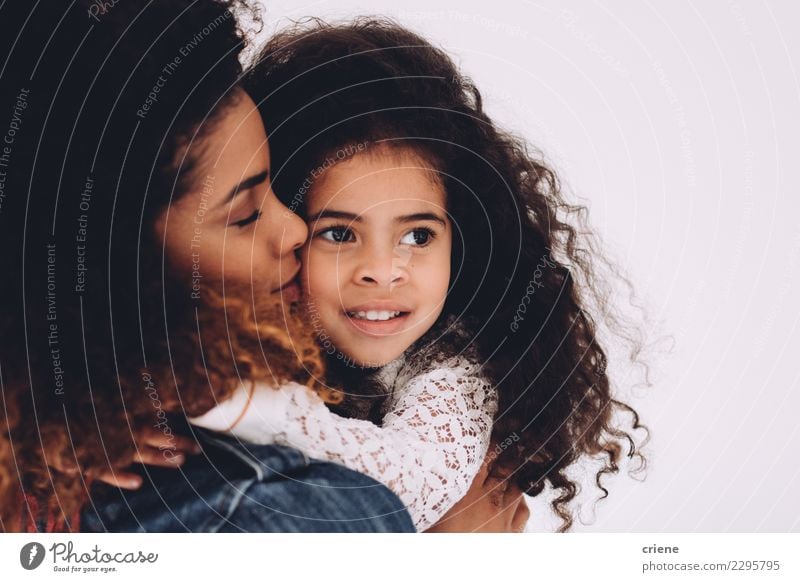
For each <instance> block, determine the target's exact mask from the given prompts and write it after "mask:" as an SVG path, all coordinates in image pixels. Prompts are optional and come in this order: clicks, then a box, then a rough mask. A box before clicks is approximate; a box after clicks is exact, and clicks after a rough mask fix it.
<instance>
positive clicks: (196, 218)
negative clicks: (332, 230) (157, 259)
mask: <svg viewBox="0 0 800 582" xmlns="http://www.w3.org/2000/svg"><path fill="white" fill-rule="evenodd" d="M192 149H195V150H196V152H199V153H198V154H197V156H199V157H197V159H198V160H199V163H198V167H197V170H195V173H196V175H197V179H196V183H195V186H194V188H193V189H192V190H191V191H190V192H188V193H186V194H185V195H184V196H182V197H181V198H180V199H179V200H177V201H176V202H175V203H173V204H171V205H170V206H169V207H168V208H167V210H165V211H164V213H163V215H162V216H161V217H160V218H159V220H158V221H157V223H156V229H157V231H156V232H157V233H158V234H159V235H160V236H161V237H163V241H164V245H165V248H166V251H167V255H168V257H169V259H170V262H171V263H172V266H173V267H175V268H178V269H179V270H180V271H182V272H184V273H185V276H186V277H187V280H188V281H189V282H190V285H191V294H192V297H193V298H195V299H199V298H200V294H201V293H202V289H203V288H204V287H205V286H206V285H209V284H216V283H219V282H221V281H223V280H224V282H225V283H228V284H236V285H242V284H249V285H252V286H253V292H254V293H276V294H277V293H281V292H286V294H287V296H289V297H290V298H292V299H294V298H296V296H297V294H298V292H299V288H298V287H297V286H296V283H295V284H293V283H294V282H295V277H296V275H297V273H298V271H299V269H300V263H299V261H298V258H297V257H296V255H295V250H297V249H298V248H299V247H300V246H302V244H303V242H305V239H306V236H307V233H308V231H307V229H306V226H305V224H304V223H303V221H302V220H301V219H300V218H299V217H297V216H296V215H295V214H294V213H292V212H290V211H289V209H288V208H286V207H285V206H284V205H283V204H281V202H280V201H279V200H278V199H277V198H276V197H275V194H274V192H273V191H272V187H271V183H270V177H269V168H270V166H269V160H270V158H269V146H268V144H267V136H266V133H265V132H264V125H263V123H262V121H261V116H260V115H259V112H258V109H257V108H256V105H255V103H254V102H253V101H252V100H251V99H250V97H249V96H247V94H245V93H244V92H241V93H240V95H239V97H238V99H237V101H236V103H235V104H233V105H229V106H227V107H226V109H225V111H224V112H223V113H222V118H220V119H218V120H216V121H215V125H214V127H213V129H212V131H211V132H210V133H209V134H208V135H207V136H204V137H203V138H202V139H201V140H200V141H199V142H194V143H193V144H192V145H191V146H189V151H188V152H187V159H192V156H193V152H192V151H191V150H192Z"/></svg>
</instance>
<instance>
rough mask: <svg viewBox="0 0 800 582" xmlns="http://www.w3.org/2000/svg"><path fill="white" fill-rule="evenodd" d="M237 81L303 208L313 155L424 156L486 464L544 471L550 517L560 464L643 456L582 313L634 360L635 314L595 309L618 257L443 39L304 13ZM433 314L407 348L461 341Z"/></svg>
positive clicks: (535, 486)
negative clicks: (481, 396)
mask: <svg viewBox="0 0 800 582" xmlns="http://www.w3.org/2000/svg"><path fill="white" fill-rule="evenodd" d="M245 85H246V87H247V88H248V92H249V93H250V95H251V96H252V97H253V99H254V100H255V101H256V102H257V103H259V106H260V107H261V108H262V111H263V117H264V119H265V125H266V127H267V133H268V135H269V136H270V147H271V153H272V161H273V166H272V167H273V186H274V188H275V191H276V193H277V194H278V196H279V197H281V198H282V200H283V202H284V203H285V204H287V205H288V206H289V207H290V208H292V209H296V210H297V211H299V212H302V211H303V208H304V206H303V204H304V197H305V193H306V192H307V191H308V190H309V188H310V187H311V186H313V181H314V179H315V177H316V176H318V175H319V172H318V171H317V170H318V168H320V167H326V164H327V165H330V163H336V162H337V160H341V159H343V158H344V159H346V158H348V157H349V155H348V154H347V152H357V151H362V150H364V148H366V153H362V154H356V155H369V152H370V151H376V150H373V149H372V148H373V147H376V148H377V147H384V148H385V147H392V148H403V149H408V150H411V151H413V152H414V153H416V154H417V155H418V156H420V157H421V158H422V159H423V160H424V161H425V162H426V163H427V164H429V165H430V166H431V167H432V168H433V169H434V170H436V171H437V172H438V175H439V176H440V179H441V181H442V184H443V185H444V189H445V192H446V196H447V211H448V213H449V215H450V218H451V221H452V223H453V226H454V237H453V238H454V243H453V253H452V268H451V273H452V275H451V277H452V279H451V287H450V292H449V294H448V297H447V301H446V304H445V307H444V310H443V312H442V315H441V318H440V322H447V321H450V320H452V318H453V317H455V318H457V319H458V321H460V322H461V324H462V326H465V327H466V328H467V329H468V330H469V335H470V343H471V344H472V347H473V348H476V349H477V353H478V354H479V358H480V360H481V363H482V365H483V372H484V373H485V375H486V376H487V377H488V378H489V379H490V380H491V381H492V382H493V383H494V385H495V386H496V387H497V389H498V391H499V395H500V408H499V412H498V415H497V417H496V420H495V424H494V435H493V436H494V442H495V443H497V446H496V447H495V448H494V449H493V450H490V455H491V456H493V457H495V458H494V461H495V466H496V467H498V468H499V469H502V470H503V472H505V473H513V479H514V481H515V483H516V484H517V485H518V486H519V487H520V488H521V489H522V490H523V491H525V492H527V493H529V494H531V495H538V494H539V493H541V492H542V490H543V488H544V487H545V485H546V484H548V483H549V484H550V485H551V486H552V488H553V489H554V490H555V491H556V492H557V497H555V499H554V501H553V502H552V507H553V509H554V511H555V512H556V514H557V515H558V516H559V517H560V518H561V520H562V526H561V528H560V530H559V531H566V530H568V529H569V528H570V527H571V525H572V521H573V516H572V511H571V509H570V508H569V507H568V504H569V503H570V501H572V500H573V499H574V498H575V496H576V494H577V491H578V486H577V483H576V482H574V481H573V480H572V479H570V477H569V476H568V475H567V469H568V468H569V467H570V466H572V465H573V464H575V463H576V462H577V461H579V460H580V459H581V458H582V457H590V458H594V459H597V458H599V459H601V460H603V467H602V468H601V469H599V470H598V472H597V474H596V476H595V481H596V484H597V486H598V487H599V488H600V489H601V490H602V491H603V492H604V496H605V495H607V490H606V489H605V488H604V487H603V485H602V483H601V477H602V476H603V475H605V474H608V473H616V472H617V471H618V468H619V463H620V460H621V458H622V455H623V453H624V446H625V444H627V445H628V451H627V454H628V455H629V456H630V457H633V456H634V455H636V456H638V457H639V459H640V461H641V465H640V466H641V467H642V468H643V467H644V457H643V456H642V455H641V452H640V451H639V450H637V448H636V444H635V441H634V439H633V437H632V435H631V434H629V433H628V432H626V431H625V430H622V429H620V428H619V427H618V421H619V418H618V417H617V413H618V412H624V413H629V414H630V415H631V417H632V428H633V430H635V429H639V428H643V427H641V425H640V424H639V417H638V415H637V413H636V412H635V411H634V410H633V409H632V408H631V407H630V406H628V405H627V404H625V403H623V402H621V401H619V400H617V399H615V398H614V397H613V395H612V389H611V383H610V380H609V377H608V375H607V373H606V368H607V358H606V350H605V348H604V345H601V342H600V341H599V340H598V333H597V331H596V326H597V324H598V318H599V319H601V320H603V322H605V323H608V324H609V328H610V329H611V330H613V331H616V332H617V337H618V338H621V339H622V340H624V341H623V343H625V345H627V346H628V347H629V348H630V351H629V354H630V358H631V359H632V361H634V362H637V361H638V358H639V347H640V345H641V339H640V337H639V335H638V330H637V328H636V327H635V326H631V325H629V324H626V323H625V322H624V321H623V320H622V319H621V318H617V319H615V316H614V314H613V313H611V312H610V311H609V306H610V301H609V294H608V291H607V286H604V285H605V284H604V280H603V277H601V276H600V271H601V270H602V269H601V267H603V268H605V267H610V269H606V270H605V272H606V273H607V274H609V275H615V276H618V271H617V270H616V269H615V268H614V267H613V265H612V264H611V263H610V262H609V261H608V260H606V259H605V258H604V257H603V255H602V253H601V252H600V251H599V250H598V246H597V244H596V242H595V240H594V238H593V237H592V236H584V234H585V232H587V228H586V224H585V222H586V221H585V208H583V207H581V206H577V205H573V204H570V203H568V202H567V201H566V199H565V197H564V196H563V195H562V193H561V191H560V187H559V182H558V179H557V177H556V174H555V173H554V171H553V170H552V169H550V168H549V167H548V166H547V165H546V164H545V162H544V161H543V160H542V159H541V157H542V156H541V155H539V154H536V155H534V153H533V152H532V150H531V149H530V148H529V146H528V145H526V143H525V142H524V141H523V140H521V139H518V138H516V137H514V136H513V135H512V134H510V133H508V132H506V131H503V130H502V129H500V128H499V127H498V126H497V125H496V124H495V123H494V122H493V121H492V120H491V119H490V118H489V116H488V115H487V114H486V112H485V111H484V107H483V101H482V99H481V94H480V92H479V91H478V89H477V88H476V87H475V85H474V84H473V83H472V82H471V81H470V79H468V78H467V77H465V76H464V75H463V74H462V73H461V72H460V71H459V70H458V68H457V67H456V66H455V64H454V63H453V61H452V60H451V58H450V57H449V56H448V55H447V54H446V53H445V52H444V51H442V50H440V49H438V48H436V47H434V46H432V45H431V44H430V43H429V42H428V41H426V40H425V39H424V38H422V37H420V36H418V35H417V34H414V33H413V32H410V31H408V30H407V29H405V28H403V27H402V26H400V25H398V24H396V23H394V22H392V21H390V20H385V19H375V18H361V19H357V20H355V21H353V22H349V23H343V24H326V23H325V22H322V21H319V20H316V19H312V20H309V21H306V22H301V23H298V24H297V25H295V26H294V27H292V28H291V29H289V30H287V31H284V32H282V33H280V34H278V35H276V36H274V37H273V38H272V39H271V40H270V41H269V42H268V44H267V45H266V46H265V48H264V49H263V50H262V52H261V53H260V56H259V58H258V60H257V62H256V63H255V64H254V65H252V66H251V68H250V71H249V72H248V74H247V78H246V81H245ZM359 146H361V147H359ZM342 152H344V156H343V155H342ZM623 281H624V279H623ZM439 327H441V326H437V327H435V328H433V329H432V330H431V333H430V334H428V335H427V336H425V337H423V338H422V339H421V340H420V342H418V343H417V345H415V346H414V347H413V349H412V350H409V353H411V354H413V353H415V352H416V353H418V354H421V355H420V356H419V357H420V358H429V356H430V353H429V352H430V350H426V349H423V348H424V347H425V346H424V344H425V342H430V341H436V342H437V343H436V350H437V351H439V352H440V353H442V354H445V353H447V352H452V351H459V350H462V349H464V347H465V346H463V345H462V342H460V341H459V339H458V338H459V337H460V334H455V336H454V337H453V338H451V339H452V341H449V342H448V339H447V338H448V335H447V334H446V333H445V334H444V335H442V333H441V329H439ZM413 357H414V356H413V355H412V358H413ZM422 363H423V364H424V362H422ZM645 369H646V366H645ZM329 370H330V371H331V372H337V378H338V379H340V380H341V379H342V378H344V382H345V384H344V385H345V386H347V388H348V391H350V392H353V393H359V394H360V395H361V396H362V397H363V396H370V394H368V393H367V394H365V391H364V390H363V389H362V390H361V391H360V392H359V390H358V389H357V387H356V386H355V384H353V383H354V382H355V376H356V374H353V373H349V374H348V373H347V371H346V370H344V369H343V366H341V365H338V366H331V367H330V368H329ZM365 375H366V376H369V374H362V376H365ZM367 392H368V391H367ZM372 396H374V394H372ZM355 408H356V409H358V407H355ZM378 409H379V407H376V406H371V410H372V411H373V412H374V411H375V410H378ZM362 414H363V410H362ZM372 418H373V419H375V416H374V415H372Z"/></svg>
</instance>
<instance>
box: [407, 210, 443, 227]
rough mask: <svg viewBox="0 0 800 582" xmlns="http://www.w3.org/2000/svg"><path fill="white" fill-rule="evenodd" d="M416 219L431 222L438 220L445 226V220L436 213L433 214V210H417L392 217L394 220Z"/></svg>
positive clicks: (412, 220) (410, 220)
mask: <svg viewBox="0 0 800 582" xmlns="http://www.w3.org/2000/svg"><path fill="white" fill-rule="evenodd" d="M418 220H430V221H432V222H438V223H439V224H441V225H442V226H447V223H446V222H445V220H444V219H443V218H442V217H441V216H439V215H438V214H434V213H433V212H417V213H416V214H406V215H405V216H398V217H397V218H395V219H394V221H395V222H401V223H406V222H417V221H418Z"/></svg>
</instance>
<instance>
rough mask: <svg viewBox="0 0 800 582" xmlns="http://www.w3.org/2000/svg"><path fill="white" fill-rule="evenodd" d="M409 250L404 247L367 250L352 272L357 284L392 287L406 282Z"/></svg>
mask: <svg viewBox="0 0 800 582" xmlns="http://www.w3.org/2000/svg"><path fill="white" fill-rule="evenodd" d="M410 257H411V252H410V251H406V250H404V249H397V248H392V249H386V250H380V251H379V250H377V249H371V250H367V252H365V253H364V254H363V256H361V257H359V264H358V267H357V268H356V270H355V273H354V282H355V283H356V284H357V285H363V286H369V287H386V288H389V289H392V288H394V287H396V286H397V285H403V284H404V283H407V282H408V262H409V260H410Z"/></svg>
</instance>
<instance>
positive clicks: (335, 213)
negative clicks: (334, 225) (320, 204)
mask: <svg viewBox="0 0 800 582" xmlns="http://www.w3.org/2000/svg"><path fill="white" fill-rule="evenodd" d="M322 218H339V219H341V220H349V221H350V222H361V216H359V215H358V214H353V213H352V212H342V211H341V210H320V211H319V212H317V213H316V214H312V215H311V216H309V217H308V218H306V222H316V221H318V220H320V219H322Z"/></svg>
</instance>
